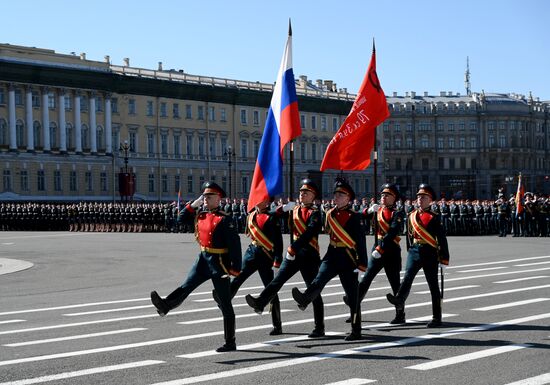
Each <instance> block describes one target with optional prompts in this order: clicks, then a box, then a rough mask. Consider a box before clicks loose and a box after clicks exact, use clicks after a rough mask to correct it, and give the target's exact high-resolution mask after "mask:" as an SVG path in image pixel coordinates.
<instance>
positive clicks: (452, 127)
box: [447, 123, 455, 131]
mask: <svg viewBox="0 0 550 385" xmlns="http://www.w3.org/2000/svg"><path fill="white" fill-rule="evenodd" d="M447 129H448V130H449V131H454V130H455V125H454V123H447Z"/></svg>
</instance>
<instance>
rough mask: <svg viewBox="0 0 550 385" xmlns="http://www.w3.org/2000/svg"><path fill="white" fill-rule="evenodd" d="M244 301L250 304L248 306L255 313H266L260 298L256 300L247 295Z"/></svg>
mask: <svg viewBox="0 0 550 385" xmlns="http://www.w3.org/2000/svg"><path fill="white" fill-rule="evenodd" d="M244 299H245V300H246V303H247V304H248V306H250V307H251V308H252V309H254V312H255V313H257V314H262V313H263V312H264V307H263V306H261V304H260V301H259V299H258V298H254V297H252V296H251V295H250V294H247V295H246V297H244Z"/></svg>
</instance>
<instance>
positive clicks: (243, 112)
mask: <svg viewBox="0 0 550 385" xmlns="http://www.w3.org/2000/svg"><path fill="white" fill-rule="evenodd" d="M241 124H242V125H243V126H246V125H247V124H248V117H247V114H246V110H245V109H241Z"/></svg>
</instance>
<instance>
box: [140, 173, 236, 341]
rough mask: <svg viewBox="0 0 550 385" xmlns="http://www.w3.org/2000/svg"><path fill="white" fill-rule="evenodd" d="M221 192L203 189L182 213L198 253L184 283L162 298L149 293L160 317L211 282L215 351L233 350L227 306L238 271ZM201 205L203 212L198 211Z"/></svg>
mask: <svg viewBox="0 0 550 385" xmlns="http://www.w3.org/2000/svg"><path fill="white" fill-rule="evenodd" d="M223 197H225V192H224V191H223V189H222V188H221V187H220V186H218V185H217V184H216V183H214V182H206V183H205V184H204V185H203V195H202V196H200V197H199V198H198V199H196V200H195V201H194V202H193V203H190V204H189V203H188V204H187V205H186V206H185V208H184V209H183V213H182V216H183V218H184V220H187V221H189V220H190V219H192V218H193V217H195V237H196V238H197V242H198V243H199V245H200V249H201V252H200V254H199V256H198V258H197V259H196V260H195V263H194V265H193V267H192V268H191V271H190V272H189V274H188V276H187V279H186V280H185V282H184V283H183V284H182V285H181V286H180V287H178V288H177V289H176V290H174V291H173V292H172V293H171V294H170V295H168V296H167V297H166V298H164V299H163V298H161V297H160V296H159V295H158V293H157V292H156V291H153V292H151V302H152V303H153V305H155V307H156V308H157V312H158V313H159V315H160V316H161V317H163V316H165V315H166V314H167V313H168V312H169V311H170V310H172V309H174V308H176V307H178V306H180V305H181V304H182V303H183V301H184V300H185V299H186V298H187V296H188V295H189V294H190V293H191V292H192V291H193V290H195V289H196V288H197V287H198V286H199V285H201V284H202V283H204V282H205V281H206V280H208V279H211V280H212V283H213V285H214V288H215V289H216V292H217V294H218V298H219V304H220V309H221V311H222V314H223V326H224V337H225V344H224V345H223V346H221V347H219V348H218V349H216V351H218V352H227V351H232V350H236V349H237V346H236V344H235V313H234V311H233V306H232V304H231V294H230V282H229V277H230V276H238V275H239V272H240V270H241V255H242V254H241V242H240V238H239V234H238V233H237V230H236V228H235V225H234V224H233V221H232V220H231V218H230V217H229V216H228V215H227V214H226V213H224V212H222V211H220V210H219V203H220V199H221V198H223ZM201 203H204V208H203V209H202V210H198V211H197V209H198V208H199V206H200V205H201Z"/></svg>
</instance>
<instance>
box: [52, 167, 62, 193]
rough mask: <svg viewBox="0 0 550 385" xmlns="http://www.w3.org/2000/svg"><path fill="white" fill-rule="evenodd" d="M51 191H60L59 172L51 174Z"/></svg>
mask: <svg viewBox="0 0 550 385" xmlns="http://www.w3.org/2000/svg"><path fill="white" fill-rule="evenodd" d="M53 189H54V190H55V191H61V171H59V170H55V171H54V172H53Z"/></svg>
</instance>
